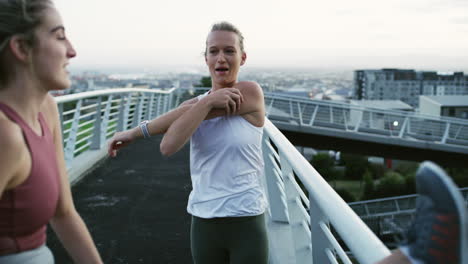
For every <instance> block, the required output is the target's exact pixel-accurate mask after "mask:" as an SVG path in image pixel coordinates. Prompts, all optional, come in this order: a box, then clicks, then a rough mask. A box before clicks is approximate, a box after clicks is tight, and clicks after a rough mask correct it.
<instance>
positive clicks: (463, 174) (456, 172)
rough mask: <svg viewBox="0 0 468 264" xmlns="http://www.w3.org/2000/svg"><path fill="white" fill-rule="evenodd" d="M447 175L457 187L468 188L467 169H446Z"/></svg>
mask: <svg viewBox="0 0 468 264" xmlns="http://www.w3.org/2000/svg"><path fill="white" fill-rule="evenodd" d="M445 170H446V172H447V174H448V175H450V176H451V177H452V179H453V181H454V182H455V184H457V185H458V187H460V188H463V187H468V169H466V168H447V169H445Z"/></svg>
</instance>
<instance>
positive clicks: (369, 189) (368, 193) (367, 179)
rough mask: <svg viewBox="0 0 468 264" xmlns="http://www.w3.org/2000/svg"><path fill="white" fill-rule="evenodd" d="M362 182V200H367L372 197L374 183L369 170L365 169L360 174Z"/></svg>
mask: <svg viewBox="0 0 468 264" xmlns="http://www.w3.org/2000/svg"><path fill="white" fill-rule="evenodd" d="M362 181H363V182H364V191H363V193H362V200H369V199H372V198H373V197H374V191H375V185H374V180H373V179H372V175H371V173H370V172H369V171H366V172H365V173H364V175H363V176H362Z"/></svg>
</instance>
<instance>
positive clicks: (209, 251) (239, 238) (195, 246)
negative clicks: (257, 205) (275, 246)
mask: <svg viewBox="0 0 468 264" xmlns="http://www.w3.org/2000/svg"><path fill="white" fill-rule="evenodd" d="M190 233H191V234H190V235H191V247H192V256H193V261H194V263H195V264H223V263H230V264H249V263H252V264H267V263H268V238H267V232H266V227H265V217H264V215H263V214H262V215H258V216H246V217H223V218H213V219H204V218H199V217H196V216H192V226H191V231H190Z"/></svg>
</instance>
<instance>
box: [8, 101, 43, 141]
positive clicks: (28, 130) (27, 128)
mask: <svg viewBox="0 0 468 264" xmlns="http://www.w3.org/2000/svg"><path fill="white" fill-rule="evenodd" d="M0 110H1V111H2V112H3V113H4V114H5V115H6V116H7V117H8V118H9V119H10V120H12V121H13V122H15V123H16V124H18V125H19V126H20V127H21V129H22V130H23V132H24V133H27V134H30V133H32V135H35V136H36V137H48V136H50V135H51V131H50V129H49V126H48V125H47V122H46V120H45V118H44V115H43V114H42V112H39V115H38V120H39V124H40V126H41V132H42V134H41V135H37V134H36V132H34V131H33V130H32V128H31V126H30V125H29V124H28V123H26V122H25V121H24V119H23V118H22V117H21V116H20V115H19V114H18V113H17V112H16V111H15V110H13V108H11V107H10V106H8V105H6V104H4V103H2V102H0Z"/></svg>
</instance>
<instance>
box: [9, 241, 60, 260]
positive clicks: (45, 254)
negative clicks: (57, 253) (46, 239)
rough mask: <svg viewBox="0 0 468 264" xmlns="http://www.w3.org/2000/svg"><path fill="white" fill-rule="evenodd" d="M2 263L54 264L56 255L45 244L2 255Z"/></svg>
mask: <svg viewBox="0 0 468 264" xmlns="http://www.w3.org/2000/svg"><path fill="white" fill-rule="evenodd" d="M0 264H54V256H53V255H52V252H51V251H50V249H49V248H48V247H47V246H45V245H43V246H40V247H38V248H35V249H32V250H28V251H24V252H21V253H17V254H11V255H5V256H0Z"/></svg>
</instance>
